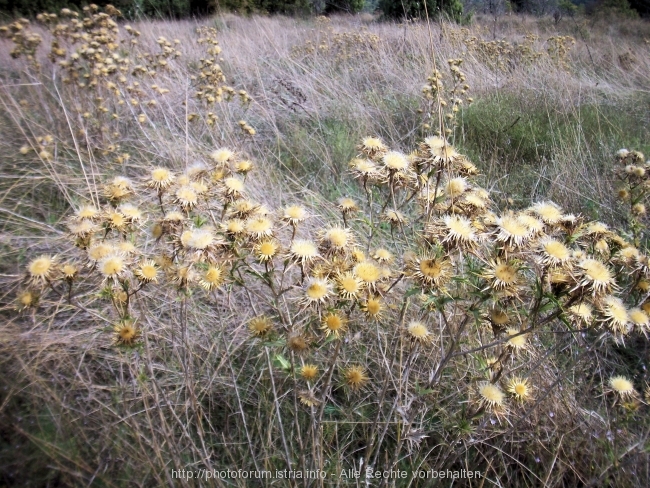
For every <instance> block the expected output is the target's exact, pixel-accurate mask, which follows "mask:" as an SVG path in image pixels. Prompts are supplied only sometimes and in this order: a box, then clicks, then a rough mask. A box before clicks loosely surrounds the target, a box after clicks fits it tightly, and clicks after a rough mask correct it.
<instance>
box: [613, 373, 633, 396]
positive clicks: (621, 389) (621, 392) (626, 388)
mask: <svg viewBox="0 0 650 488" xmlns="http://www.w3.org/2000/svg"><path fill="white" fill-rule="evenodd" d="M608 383H609V387H610V388H611V390H612V391H613V392H614V393H615V394H616V395H618V396H620V397H621V398H622V399H623V400H628V399H630V398H632V397H634V396H635V395H636V394H637V393H636V390H635V389H634V384H633V383H632V382H631V381H630V380H628V379H627V378H626V377H625V376H612V377H611V378H610V379H609V382H608Z"/></svg>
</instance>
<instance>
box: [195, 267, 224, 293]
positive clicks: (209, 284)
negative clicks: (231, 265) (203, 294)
mask: <svg viewBox="0 0 650 488" xmlns="http://www.w3.org/2000/svg"><path fill="white" fill-rule="evenodd" d="M225 278H226V276H225V271H224V269H223V267H221V266H218V265H210V266H209V267H208V269H207V270H206V271H205V273H203V276H202V277H201V280H200V281H199V284H200V285H201V286H202V287H203V288H205V289H206V290H208V291H212V290H214V289H216V288H219V287H220V286H221V285H222V284H223V283H224V281H225Z"/></svg>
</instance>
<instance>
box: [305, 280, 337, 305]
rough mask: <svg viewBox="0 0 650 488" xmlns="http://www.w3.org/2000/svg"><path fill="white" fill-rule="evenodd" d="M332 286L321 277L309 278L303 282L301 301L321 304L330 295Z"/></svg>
mask: <svg viewBox="0 0 650 488" xmlns="http://www.w3.org/2000/svg"><path fill="white" fill-rule="evenodd" d="M331 293H332V286H331V285H330V284H329V282H328V281H327V280H324V279H322V278H310V279H309V280H307V282H306V283H305V287H304V294H303V296H302V301H303V302H304V303H305V304H306V305H321V304H323V303H325V301H326V300H327V299H328V298H329V297H330V295H331Z"/></svg>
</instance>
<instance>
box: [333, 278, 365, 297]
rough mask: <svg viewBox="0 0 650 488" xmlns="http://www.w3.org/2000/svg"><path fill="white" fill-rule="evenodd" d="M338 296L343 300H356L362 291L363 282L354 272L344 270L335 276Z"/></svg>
mask: <svg viewBox="0 0 650 488" xmlns="http://www.w3.org/2000/svg"><path fill="white" fill-rule="evenodd" d="M336 288H337V290H338V293H339V296H340V297H341V298H343V299H345V300H356V299H357V298H359V294H360V293H361V292H362V291H363V289H364V285H363V282H362V281H361V280H360V279H359V278H357V277H356V276H355V275H354V273H352V272H346V273H343V274H340V275H339V276H338V277H337V278H336Z"/></svg>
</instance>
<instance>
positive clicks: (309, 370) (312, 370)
mask: <svg viewBox="0 0 650 488" xmlns="http://www.w3.org/2000/svg"><path fill="white" fill-rule="evenodd" d="M300 376H301V377H302V379H304V380H307V381H312V380H313V379H314V378H316V376H318V366H316V365H314V364H305V365H304V366H303V367H302V368H300Z"/></svg>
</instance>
